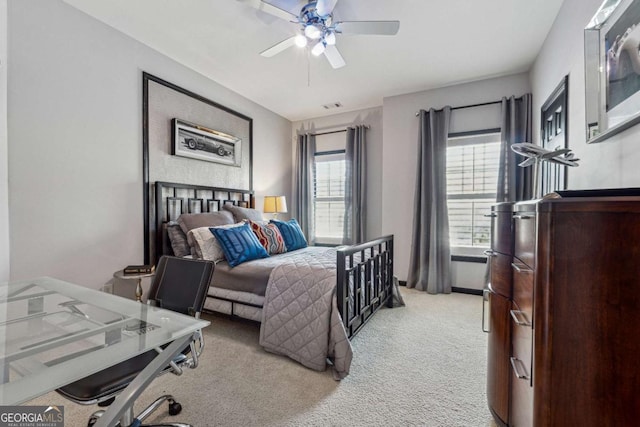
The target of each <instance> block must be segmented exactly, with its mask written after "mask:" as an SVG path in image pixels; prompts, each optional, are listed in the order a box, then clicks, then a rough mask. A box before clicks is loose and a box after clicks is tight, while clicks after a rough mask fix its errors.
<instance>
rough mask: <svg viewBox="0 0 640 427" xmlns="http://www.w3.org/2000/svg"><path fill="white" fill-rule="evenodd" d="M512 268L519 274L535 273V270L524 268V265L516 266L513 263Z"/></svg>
mask: <svg viewBox="0 0 640 427" xmlns="http://www.w3.org/2000/svg"><path fill="white" fill-rule="evenodd" d="M511 267H513V269H514V270H515V271H517V272H518V273H525V274H528V273H533V270H532V269H530V268H528V267H526V266H524V265H522V266H521V265H518V264H516V263H515V262H512V263H511Z"/></svg>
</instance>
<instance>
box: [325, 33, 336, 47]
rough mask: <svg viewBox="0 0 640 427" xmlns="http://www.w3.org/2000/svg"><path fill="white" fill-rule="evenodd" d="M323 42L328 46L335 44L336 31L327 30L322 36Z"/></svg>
mask: <svg viewBox="0 0 640 427" xmlns="http://www.w3.org/2000/svg"><path fill="white" fill-rule="evenodd" d="M324 42H325V43H326V44H327V45H328V46H335V44H336V33H334V32H332V31H329V32H327V34H326V35H325V36H324Z"/></svg>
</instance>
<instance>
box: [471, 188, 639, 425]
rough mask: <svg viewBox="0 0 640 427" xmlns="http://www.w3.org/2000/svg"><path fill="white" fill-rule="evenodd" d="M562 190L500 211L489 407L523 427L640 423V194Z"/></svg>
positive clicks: (488, 326) (495, 230)
mask: <svg viewBox="0 0 640 427" xmlns="http://www.w3.org/2000/svg"><path fill="white" fill-rule="evenodd" d="M625 194H632V195H625ZM561 195H562V197H557V198H551V197H548V198H544V199H542V200H539V201H530V202H521V203H517V204H515V205H509V204H498V205H496V206H494V208H493V209H492V217H493V218H492V219H493V224H492V249H491V251H489V252H488V255H489V259H490V263H489V265H490V280H489V284H488V286H487V290H486V291H485V302H486V304H488V307H486V308H487V313H488V316H487V319H486V320H485V325H484V328H485V330H486V331H488V332H489V334H488V337H489V341H488V376H487V398H488V403H489V408H490V409H491V412H492V414H493V416H494V418H495V420H496V422H497V423H498V424H499V425H509V426H516V427H518V426H574V425H575V426H578V425H579V426H598V427H600V426H636V425H640V196H639V195H640V192H639V191H638V190H629V191H627V192H625V191H624V190H614V191H610V192H607V191H604V190H602V191H593V192H589V191H582V192H561ZM506 230H511V233H506ZM511 245H512V246H511ZM509 247H512V248H513V250H512V255H511V257H509V253H508V252H509V251H508V250H507V249H508V248H509ZM505 257H506V259H505ZM507 266H508V268H507Z"/></svg>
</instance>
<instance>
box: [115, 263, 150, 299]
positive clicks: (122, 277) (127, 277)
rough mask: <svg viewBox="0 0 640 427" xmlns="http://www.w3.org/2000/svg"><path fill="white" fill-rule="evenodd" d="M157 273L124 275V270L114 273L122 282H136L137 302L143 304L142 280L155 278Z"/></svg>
mask: <svg viewBox="0 0 640 427" xmlns="http://www.w3.org/2000/svg"><path fill="white" fill-rule="evenodd" d="M154 274H155V273H140V274H124V270H119V271H116V272H115V273H113V277H115V278H116V279H120V280H135V281H136V282H137V283H136V301H138V302H142V279H144V278H145V277H153V275H154Z"/></svg>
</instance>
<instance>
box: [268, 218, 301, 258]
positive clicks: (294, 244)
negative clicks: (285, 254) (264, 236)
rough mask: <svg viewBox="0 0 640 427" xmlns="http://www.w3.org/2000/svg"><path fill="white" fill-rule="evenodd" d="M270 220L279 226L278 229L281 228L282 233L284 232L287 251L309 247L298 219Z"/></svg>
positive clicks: (283, 236)
mask: <svg viewBox="0 0 640 427" xmlns="http://www.w3.org/2000/svg"><path fill="white" fill-rule="evenodd" d="M270 222H271V223H273V224H275V225H276V227H278V230H280V234H282V238H283V239H284V245H285V246H286V247H287V251H295V250H296V249H302V248H306V247H307V239H305V237H304V233H303V232H302V229H301V228H300V224H298V221H296V220H295V219H290V220H289V221H287V222H284V221H279V220H277V219H272V220H271V221H270Z"/></svg>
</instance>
